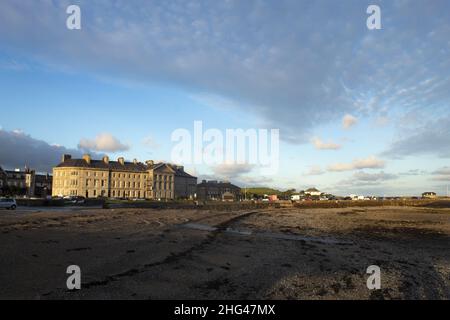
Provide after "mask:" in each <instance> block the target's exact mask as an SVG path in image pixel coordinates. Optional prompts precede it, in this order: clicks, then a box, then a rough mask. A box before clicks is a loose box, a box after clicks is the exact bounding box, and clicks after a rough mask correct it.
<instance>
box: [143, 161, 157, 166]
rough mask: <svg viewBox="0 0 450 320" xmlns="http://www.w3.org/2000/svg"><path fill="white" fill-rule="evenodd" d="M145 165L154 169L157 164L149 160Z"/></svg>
mask: <svg viewBox="0 0 450 320" xmlns="http://www.w3.org/2000/svg"><path fill="white" fill-rule="evenodd" d="M145 164H146V165H147V166H149V167H153V165H154V164H155V163H154V162H153V160H147V161H145Z"/></svg>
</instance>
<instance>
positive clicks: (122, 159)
mask: <svg viewBox="0 0 450 320" xmlns="http://www.w3.org/2000/svg"><path fill="white" fill-rule="evenodd" d="M117 161H118V162H119V163H120V164H121V165H125V159H124V158H123V157H120V158H119V159H117Z"/></svg>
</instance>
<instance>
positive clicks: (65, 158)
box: [61, 154, 72, 162]
mask: <svg viewBox="0 0 450 320" xmlns="http://www.w3.org/2000/svg"><path fill="white" fill-rule="evenodd" d="M70 159H72V156H71V155H70V154H64V155H63V156H62V159H61V160H62V162H66V161H67V160H70Z"/></svg>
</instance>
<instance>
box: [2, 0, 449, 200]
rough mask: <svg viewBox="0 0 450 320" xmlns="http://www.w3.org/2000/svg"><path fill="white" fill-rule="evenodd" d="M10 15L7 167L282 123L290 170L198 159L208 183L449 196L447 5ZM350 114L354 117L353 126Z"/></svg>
mask: <svg viewBox="0 0 450 320" xmlns="http://www.w3.org/2000/svg"><path fill="white" fill-rule="evenodd" d="M69 4H77V5H79V6H80V8H81V12H82V29H81V30H68V29H67V28H66V18H67V16H68V15H67V14H66V12H65V10H66V8H67V6H68V5H69ZM369 4H377V5H379V6H380V8H381V13H382V15H381V18H382V29H381V30H373V31H371V30H368V29H367V27H366V19H367V17H368V15H367V13H366V8H367V6H368V5H369ZM1 9H2V10H0V97H1V102H0V110H1V112H2V117H1V118H0V127H1V130H0V165H1V166H3V167H5V168H12V167H19V166H23V165H24V164H28V165H30V166H34V167H36V168H37V169H38V170H45V169H47V168H48V167H51V166H52V164H51V163H50V162H52V161H57V160H53V159H54V158H55V157H57V155H59V154H60V153H61V152H65V151H70V152H72V153H74V154H80V153H82V152H84V151H85V150H80V146H81V145H84V146H86V144H89V143H90V144H89V145H90V146H91V150H90V152H91V153H92V154H94V155H97V156H100V154H103V153H108V154H109V155H110V156H111V157H118V156H122V155H124V156H125V157H126V158H127V159H133V158H138V159H140V160H146V159H154V160H166V161H169V160H170V153H171V149H172V147H173V143H172V142H171V140H170V136H171V133H172V132H173V131H174V130H176V129H178V128H186V129H189V130H192V129H193V123H194V121H196V120H201V121H203V125H204V127H205V128H206V129H207V128H218V129H220V130H225V129H235V128H244V129H248V128H267V129H272V128H276V129H279V130H280V138H281V146H280V164H281V166H280V171H279V172H278V174H277V175H275V176H261V175H260V174H259V172H258V170H257V169H256V168H254V167H252V166H244V167H242V166H240V167H239V166H236V167H235V168H227V169H226V170H224V168H223V167H222V168H221V167H207V166H206V165H200V166H199V165H197V166H194V165H189V164H187V165H186V168H187V169H188V170H189V171H190V172H191V173H193V174H196V175H197V176H199V178H200V179H201V178H203V177H205V178H217V179H230V180H232V181H234V182H236V183H238V184H240V185H243V186H244V185H247V186H250V185H258V186H262V185H264V186H273V187H277V188H282V189H286V188H296V189H303V188H307V187H310V186H316V187H318V188H320V189H322V190H324V191H329V192H333V193H336V194H341V195H344V194H349V193H358V194H376V195H383V194H386V195H401V194H404V195H417V194H420V193H422V192H423V191H436V192H438V193H440V194H445V192H446V185H447V184H450V167H449V157H450V143H449V141H450V90H449V88H450V3H449V2H448V1H445V0H442V1H440V0H436V1H433V2H426V1H419V0H414V1H408V0H397V1H356V0H355V1H350V0H345V1H314V2H311V1H297V0H281V1H256V0H255V1H242V0H241V1H237V0H236V1H233V0H226V1H225V0H223V1H133V2H130V1H26V0H25V1H20V2H18V1H12V0H11V1H10V0H4V1H2V3H1ZM346 116H347V117H349V116H351V117H352V118H353V119H355V121H354V123H348V127H347V128H344V125H343V121H344V120H343V119H344V117H346ZM99 136H100V138H101V137H103V138H105V137H107V142H108V147H105V146H104V144H102V143H99V141H105V140H104V139H103V140H102V139H99V138H97V137H99ZM96 139H97V140H96ZM105 139H106V138H105ZM19 149H20V150H19ZM11 154H15V155H16V156H13V155H11ZM58 157H59V156H58ZM31 158H32V159H31ZM33 159H39V160H33Z"/></svg>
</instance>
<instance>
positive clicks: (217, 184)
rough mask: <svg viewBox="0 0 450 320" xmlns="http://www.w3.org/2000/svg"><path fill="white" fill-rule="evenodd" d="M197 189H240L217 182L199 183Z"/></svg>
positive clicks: (229, 184) (228, 183)
mask: <svg viewBox="0 0 450 320" xmlns="http://www.w3.org/2000/svg"><path fill="white" fill-rule="evenodd" d="M197 187H206V188H211V187H218V188H230V189H239V190H240V189H241V188H239V187H238V186H236V185H234V184H232V183H230V182H217V181H207V182H202V183H199V184H198V185H197Z"/></svg>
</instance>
